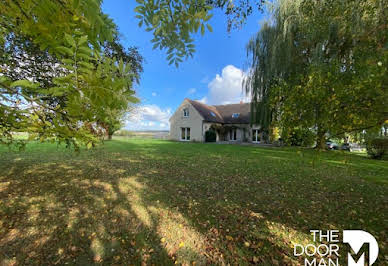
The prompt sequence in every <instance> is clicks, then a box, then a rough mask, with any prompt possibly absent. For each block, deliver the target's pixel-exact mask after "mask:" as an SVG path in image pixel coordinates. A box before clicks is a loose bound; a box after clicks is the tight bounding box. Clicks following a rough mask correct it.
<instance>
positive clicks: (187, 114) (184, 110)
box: [183, 108, 189, 117]
mask: <svg viewBox="0 0 388 266" xmlns="http://www.w3.org/2000/svg"><path fill="white" fill-rule="evenodd" d="M183 117H189V109H188V108H185V109H183Z"/></svg>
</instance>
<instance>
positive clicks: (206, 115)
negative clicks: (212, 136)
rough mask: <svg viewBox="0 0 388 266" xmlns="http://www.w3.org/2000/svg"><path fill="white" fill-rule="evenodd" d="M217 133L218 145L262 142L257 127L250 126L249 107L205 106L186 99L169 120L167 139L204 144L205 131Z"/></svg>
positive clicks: (246, 105)
mask: <svg viewBox="0 0 388 266" xmlns="http://www.w3.org/2000/svg"><path fill="white" fill-rule="evenodd" d="M209 130H211V131H213V132H215V133H216V141H217V142H257V143H260V142H261V141H262V136H263V133H262V132H261V130H260V126H252V125H251V124H250V104H249V103H239V104H227V105H206V104H204V103H201V102H198V101H193V100H190V99H187V98H186V99H185V100H184V101H183V102H182V104H181V105H180V106H179V107H178V109H177V110H176V111H175V113H174V114H173V115H172V116H171V118H170V139H172V140H177V141H197V142H205V141H206V138H205V136H206V131H209Z"/></svg>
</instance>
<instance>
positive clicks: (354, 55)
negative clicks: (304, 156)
mask: <svg viewBox="0 0 388 266" xmlns="http://www.w3.org/2000/svg"><path fill="white" fill-rule="evenodd" d="M384 2H385V1H380V0H369V1H366V0H364V1H361V0H359V1H350V0H345V1H339V0H326V1H307V0H301V1H291V0H281V1H278V2H276V3H275V5H274V6H273V7H272V16H271V19H270V20H269V21H267V22H266V23H265V24H264V25H263V27H262V28H261V30H260V31H259V32H258V33H257V35H256V36H254V37H253V38H252V39H251V40H250V42H249V43H248V45H247V54H248V59H249V74H248V76H247V78H246V80H245V83H244V85H245V89H246V91H247V92H248V93H250V95H251V96H252V112H253V116H252V117H253V121H252V123H258V124H261V125H262V126H263V127H264V128H269V127H270V126H271V125H279V126H280V127H281V128H282V134H283V136H284V137H287V134H289V133H290V132H292V130H293V129H295V128H302V129H304V130H310V131H313V132H314V133H315V135H316V142H317V147H318V148H323V147H324V144H325V136H326V135H327V134H329V133H330V134H331V135H336V134H343V133H345V132H353V131H360V130H363V129H367V128H371V127H376V126H379V125H382V123H383V122H384V121H385V120H386V118H387V109H386V107H385V106H386V101H387V93H386V86H387V84H388V83H387V63H388V62H387V57H388V53H387V47H388V45H387V36H388V31H387V29H388V27H387V21H388V20H387V5H386V3H384Z"/></svg>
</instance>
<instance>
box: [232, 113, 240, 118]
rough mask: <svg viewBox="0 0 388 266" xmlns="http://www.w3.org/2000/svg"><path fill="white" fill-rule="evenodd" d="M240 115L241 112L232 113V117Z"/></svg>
mask: <svg viewBox="0 0 388 266" xmlns="http://www.w3.org/2000/svg"><path fill="white" fill-rule="evenodd" d="M239 116H240V114H239V113H233V114H232V118H238V117H239Z"/></svg>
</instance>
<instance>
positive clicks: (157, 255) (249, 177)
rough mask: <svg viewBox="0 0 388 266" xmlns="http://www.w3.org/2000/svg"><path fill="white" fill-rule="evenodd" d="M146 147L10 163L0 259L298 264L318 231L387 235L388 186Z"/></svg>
mask: <svg viewBox="0 0 388 266" xmlns="http://www.w3.org/2000/svg"><path fill="white" fill-rule="evenodd" d="M145 143H146V144H144V143H143V144H141V145H138V144H136V142H133V143H128V142H112V143H110V144H109V146H107V147H102V148H100V149H96V150H94V151H92V152H90V153H88V154H87V155H81V156H80V157H79V158H70V159H69V158H68V157H66V158H67V161H63V158H64V155H63V154H61V153H58V152H52V153H50V152H48V153H47V154H46V155H45V156H41V157H39V159H36V160H38V161H36V160H35V161H34V160H33V159H34V158H28V160H25V158H23V157H22V159H21V160H16V161H15V160H14V159H15V158H13V157H12V156H9V157H7V158H6V159H3V160H2V161H3V162H4V164H3V167H0V168H1V171H2V172H1V175H0V182H1V187H0V188H1V189H0V200H1V202H0V214H1V215H0V217H2V218H1V224H0V228H1V230H0V239H1V240H0V250H1V252H0V256H1V258H0V261H2V262H3V263H9V264H12V263H13V262H15V263H18V264H55V263H56V264H64V263H69V264H83V265H84V264H140V263H146V264H152V263H154V264H172V263H174V262H175V261H177V262H178V263H182V264H189V263H191V262H192V261H196V262H197V263H198V264H204V263H216V264H223V263H231V264H248V263H261V264H276V263H278V264H279V265H284V264H297V263H298V262H299V261H298V260H297V258H295V257H293V255H292V252H293V248H292V247H293V245H294V244H295V243H307V242H309V241H310V242H311V237H310V236H309V230H310V229H322V230H326V229H339V230H342V229H362V230H366V231H369V232H370V233H372V234H373V235H374V236H375V237H376V238H377V241H378V242H379V243H384V242H383V241H384V239H386V237H387V235H386V230H385V229H386V228H385V224H386V222H385V221H386V220H387V205H388V204H386V203H387V196H386V195H387V188H386V187H384V186H378V185H376V184H373V183H368V182H365V181H363V180H362V179H354V177H352V176H349V173H348V172H347V171H345V170H341V169H334V170H333V169H331V168H330V167H328V166H327V165H321V166H319V165H318V166H315V168H313V167H312V166H310V165H309V164H306V165H304V168H303V169H301V167H302V164H300V165H298V167H297V168H295V164H293V163H289V162H286V161H285V162H282V161H284V160H277V159H274V158H271V157H273V156H272V155H275V157H276V156H279V157H282V155H281V154H282V153H280V154H270V157H268V156H267V157H266V156H264V155H265V154H261V156H260V155H257V154H254V153H250V152H249V151H251V149H252V150H253V149H255V148H249V147H244V149H240V148H238V149H233V148H230V147H228V148H227V149H226V148H223V147H220V148H219V147H218V146H222V145H218V146H217V145H213V146H214V147H215V148H214V150H205V151H204V150H203V146H201V145H185V146H183V145H181V144H179V143H169V142H167V143H166V144H165V143H163V144H164V145H159V143H158V142H156V143H147V142H145ZM182 147H184V148H185V149H181V148H182ZM220 155H222V156H220ZM17 156H23V154H21V155H17ZM34 156H35V155H34ZM14 157H16V155H15V156H14ZM31 159H32V160H31ZM39 160H40V161H39ZM33 162H34V164H33ZM4 165H5V166H4ZM10 166H11V167H10ZM334 171H335V172H334ZM352 182H353V183H352ZM306 241H307V242H306ZM386 249H387V247H386V246H384V245H382V246H380V250H381V253H382V254H384V252H386Z"/></svg>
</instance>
